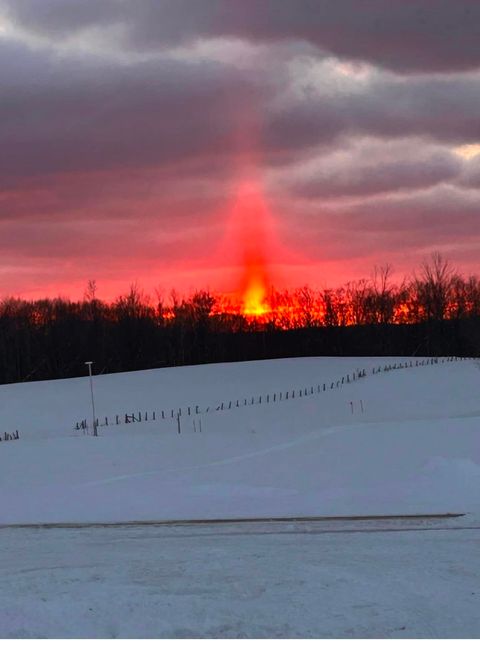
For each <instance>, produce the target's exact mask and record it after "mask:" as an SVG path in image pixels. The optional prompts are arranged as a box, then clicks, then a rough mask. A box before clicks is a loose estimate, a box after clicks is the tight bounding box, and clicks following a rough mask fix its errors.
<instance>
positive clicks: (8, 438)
mask: <svg viewBox="0 0 480 649" xmlns="http://www.w3.org/2000/svg"><path fill="white" fill-rule="evenodd" d="M16 439H20V433H19V432H18V430H16V431H15V432H14V433H7V432H4V433H3V437H2V434H1V433H0V442H13V441H14V440H16Z"/></svg>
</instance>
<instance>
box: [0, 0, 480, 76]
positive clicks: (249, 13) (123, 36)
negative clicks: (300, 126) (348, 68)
mask: <svg viewBox="0 0 480 649" xmlns="http://www.w3.org/2000/svg"><path fill="white" fill-rule="evenodd" d="M0 6H3V9H4V11H5V12H6V13H7V15H8V16H9V18H10V19H11V20H12V21H13V22H14V24H15V25H17V26H18V27H21V28H22V29H24V30H27V31H30V32H32V33H34V34H40V35H43V36H47V37H49V38H57V39H58V38H71V37H72V36H74V35H78V34H82V33H85V32H87V31H88V30H92V29H93V28H94V29H96V30H101V29H106V28H107V27H108V26H112V25H114V26H118V27H119V28H120V29H118V30H117V32H116V34H117V38H119V39H120V44H121V46H123V47H130V48H132V49H136V50H152V49H153V50H155V49H162V48H165V47H171V46H172V45H176V44H179V43H188V42H192V41H195V40H201V39H208V38H216V37H219V36H222V37H235V38H240V39H242V40H250V41H252V42H264V43H270V42H278V41H291V40H294V41H305V42H308V43H310V44H311V45H312V46H314V47H316V48H319V49H320V50H323V51H327V52H330V53H332V54H334V55H335V56H337V57H340V58H346V59H357V60H363V61H369V62H371V63H373V64H374V65H376V66H382V67H386V68H388V69H391V70H395V71H397V72H402V73H416V72H428V71H434V72H440V71H443V72H445V71H446V72H452V71H460V70H472V69H474V68H477V67H478V66H479V64H480V51H479V48H478V24H480V6H479V5H478V3H475V2H472V1H471V0H455V1H454V2H452V0H436V1H435V3H432V2H431V0H414V1H409V2H395V3H392V2H385V0H341V1H338V0H275V2H258V0H242V2H238V0H202V2H192V1H191V0H140V1H139V2H135V3H132V2H130V1H129V0H96V1H93V0H83V1H82V2H80V3H79V2H76V1H75V0H42V1H41V2H38V1H37V0H3V2H2V3H1V5H0Z"/></svg>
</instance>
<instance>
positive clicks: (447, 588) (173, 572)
mask: <svg viewBox="0 0 480 649" xmlns="http://www.w3.org/2000/svg"><path fill="white" fill-rule="evenodd" d="M400 362H402V359H390V360H389V359H358V358H354V359H352V358H340V359H336V358H335V359H334V358H308V359H286V360H278V361H264V362H256V363H237V364H228V365H207V366H198V367H184V368H173V369H162V370H152V371H147V372H137V373H125V374H117V375H109V376H100V377H96V378H95V394H96V403H97V414H98V415H99V418H100V419H102V417H104V416H107V415H108V416H109V418H110V420H111V417H112V416H113V415H115V414H116V413H124V412H130V411H131V412H137V411H139V410H141V411H145V410H148V411H152V410H154V409H155V410H156V411H157V413H158V412H160V411H161V410H162V409H164V410H165V411H166V410H167V409H171V408H178V407H182V412H184V413H185V409H186V408H187V407H188V406H191V407H192V412H193V408H194V407H195V406H198V407H199V410H202V411H204V410H205V409H206V408H207V407H210V411H209V412H208V413H207V414H201V415H196V416H195V417H188V416H182V422H181V426H182V432H181V434H180V435H179V434H178V433H177V423H176V420H174V419H166V420H164V421H163V420H161V419H160V420H158V419H157V420H156V421H148V422H142V423H137V424H124V425H120V426H109V427H104V428H100V429H99V435H100V436H99V437H98V438H94V437H92V436H90V435H85V434H84V432H83V431H75V430H74V429H73V425H74V423H75V422H76V421H80V420H81V419H84V418H89V417H90V402H89V398H90V394H89V386H88V379H87V378H80V379H72V380H65V381H48V382H41V383H25V384H17V385H7V386H0V412H1V416H2V423H1V429H2V430H6V431H13V430H15V429H18V430H19V431H20V439H19V440H15V441H9V442H1V443H0V494H1V496H0V525H8V524H18V523H37V522H39V523H45V522H47V523H48V522H50V523H53V522H60V523H62V522H109V521H148V520H165V519H168V520H175V519H176V520H178V519H188V518H193V519H209V518H212V519H213V518H235V517H274V516H305V515H311V516H319V515H334V516H339V515H368V514H429V513H443V512H459V513H466V516H465V517H464V518H461V519H455V521H456V522H455V523H452V524H450V523H449V524H448V527H454V528H458V527H463V528H465V527H470V528H471V529H451V530H443V531H441V530H439V529H435V530H421V531H412V530H410V531H401V532H396V533H389V532H381V531H377V532H374V533H363V532H362V530H360V529H359V531H358V532H357V533H354V534H353V533H346V532H345V530H343V531H342V530H337V531H336V533H332V530H330V533H329V534H323V533H322V534H317V533H304V532H305V531H310V532H312V529H311V528H308V529H307V528H305V526H304V527H301V525H300V524H295V525H297V527H295V525H294V526H293V528H292V527H291V526H290V527H289V524H283V525H284V526H283V527H282V528H275V529H273V530H270V532H271V533H270V532H269V533H268V534H267V533H264V532H265V530H263V531H262V532H261V533H260V532H259V528H258V525H259V524H251V527H247V528H242V529H243V532H242V533H241V534H239V533H237V532H235V534H231V535H228V534H221V533H220V531H219V528H218V526H214V527H211V529H210V531H208V529H206V528H202V529H203V530H204V532H205V529H206V532H208V533H203V534H200V533H199V527H198V526H195V527H193V528H188V529H187V528H184V527H182V528H179V527H174V528H170V527H148V528H147V527H115V528H85V529H22V528H3V529H1V528H0V539H1V543H2V550H3V552H2V553H1V559H0V579H1V581H2V589H1V591H0V611H1V612H0V637H5V636H13V637H17V636H27V637H30V636H34V637H38V636H42V635H43V636H47V637H55V636H57V637H59V636H60V637H62V636H73V637H76V636H87V637H88V636H100V637H112V636H120V637H126V636H134V637H135V636H136V637H138V636H140V637H142V636H153V637H155V636H181V637H184V636H190V635H193V636H250V637H251V636H288V637H290V636H322V637H323V636H341V637H350V636H353V637H360V636H387V637H390V636H392V637H402V635H403V636H405V637H412V636H415V637H436V636H440V637H446V636H448V637H455V636H462V637H465V636H466V637H471V636H478V635H479V632H480V628H479V622H478V617H479V616H478V614H477V613H476V611H477V610H478V597H479V595H478V589H477V586H476V584H478V581H479V576H480V574H479V572H480V559H479V554H478V541H479V539H480V530H479V529H478V526H479V525H480V369H479V366H478V363H477V362H475V361H460V362H452V363H439V364H434V365H426V366H422V367H412V368H410V367H408V368H406V369H398V370H395V371H391V372H382V373H379V374H375V375H372V368H374V367H375V368H377V367H379V366H380V365H381V366H382V367H383V366H385V365H386V364H389V363H397V364H398V363H400ZM360 369H366V370H367V375H366V376H365V377H364V378H359V379H358V380H356V381H355V382H350V383H348V384H343V385H340V387H339V388H338V389H334V390H326V391H325V392H323V390H321V391H320V392H314V394H308V395H307V396H302V397H300V398H299V396H298V394H299V392H298V391H299V389H301V388H305V387H307V386H313V385H320V386H322V385H323V383H326V384H327V385H331V382H336V381H338V380H339V379H340V378H341V377H342V376H346V375H347V374H349V375H350V377H351V376H352V374H353V372H356V373H357V374H358V370H360ZM293 389H295V390H296V398H295V399H292V398H291V390H293ZM286 391H290V398H289V399H288V401H287V400H285V399H284V400H282V401H281V402H279V401H275V403H272V402H271V401H270V403H265V400H264V401H263V402H262V404H258V403H256V404H255V405H253V406H248V407H239V408H236V407H233V408H232V409H231V410H223V411H220V412H217V411H215V406H217V405H218V404H220V403H221V402H222V401H223V402H225V404H227V402H229V401H230V400H233V401H234V402H235V401H236V400H237V399H239V400H240V403H242V400H243V399H244V398H247V399H250V398H251V397H252V396H257V395H260V394H263V395H265V394H270V395H272V394H273V393H277V394H278V393H280V392H282V393H283V395H285V392H286ZM199 421H200V422H201V432H200V430H199ZM194 422H195V428H194ZM459 521H461V523H460V522H459ZM298 525H300V527H298ZM305 525H307V524H305ZM310 525H311V526H313V527H315V525H317V526H318V525H322V524H321V523H318V524H313V523H312V524H310ZM356 525H358V526H360V527H361V526H362V525H364V524H362V523H357V524H356ZM307 527H308V525H307ZM236 529H238V528H236ZM322 529H323V528H322ZM355 529H356V528H355ZM315 530H317V531H319V528H318V529H317V528H315V529H314V530H313V531H315ZM279 531H281V532H282V533H278V532H279ZM283 532H288V533H283Z"/></svg>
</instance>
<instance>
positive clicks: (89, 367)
mask: <svg viewBox="0 0 480 649" xmlns="http://www.w3.org/2000/svg"><path fill="white" fill-rule="evenodd" d="M85 365H88V376H89V377H90V395H91V397H92V417H93V420H92V421H93V436H94V437H98V432H97V419H96V417H95V399H94V398H93V377H92V365H93V361H86V363H85Z"/></svg>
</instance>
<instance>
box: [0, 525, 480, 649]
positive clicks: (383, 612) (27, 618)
mask: <svg viewBox="0 0 480 649" xmlns="http://www.w3.org/2000/svg"><path fill="white" fill-rule="evenodd" d="M462 524H463V523H462ZM384 526H385V524H382V527H384ZM337 527H338V526H337ZM348 527H349V528H351V527H352V525H351V524H349V525H348ZM356 527H357V528H359V529H362V528H361V526H360V525H359V524H358V523H357V524H356ZM316 532H320V533H316ZM0 537H1V539H2V550H3V551H2V553H1V554H0V575H1V583H2V588H1V590H0V635H1V636H2V637H16V638H18V637H48V638H53V637H101V638H105V637H106V638H112V637H170V638H172V637H257V638H258V637H324V638H325V637H326V638H328V637H347V638H348V637H354V638H360V637H370V638H371V637H387V638H390V637H391V638H412V637H415V638H423V637H428V638H442V637H443V638H445V637H455V638H457V637H458V638H464V637H479V635H480V617H479V615H478V611H479V609H480V588H479V584H480V561H479V553H478V542H479V531H478V529H476V530H452V531H440V530H435V531H417V532H412V531H403V532H393V533H392V532H390V533H389V532H378V533H375V532H373V533H372V532H369V533H362V532H357V533H338V532H337V533H329V534H324V533H323V532H322V526H321V524H318V525H313V524H310V525H305V524H304V525H299V524H297V525H295V526H288V525H286V524H282V525H279V524H277V525H276V526H275V527H274V528H273V529H272V527H270V528H268V526H265V525H263V526H262V529H261V530H258V529H257V528H256V526H255V525H253V526H252V525H242V526H240V528H239V527H238V526H237V527H236V528H235V529H231V528H230V529H222V530H219V529H218V527H208V526H202V528H201V529H200V530H199V529H197V528H196V529H191V528H189V527H182V528H158V527H157V528H155V527H153V528H149V527H142V528H138V527H136V528H128V527H123V528H104V529H102V528H95V529H79V530H72V529H70V530H60V529H51V530H25V529H23V530H20V529H9V530H2V531H1V535H0Z"/></svg>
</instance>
